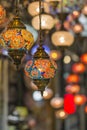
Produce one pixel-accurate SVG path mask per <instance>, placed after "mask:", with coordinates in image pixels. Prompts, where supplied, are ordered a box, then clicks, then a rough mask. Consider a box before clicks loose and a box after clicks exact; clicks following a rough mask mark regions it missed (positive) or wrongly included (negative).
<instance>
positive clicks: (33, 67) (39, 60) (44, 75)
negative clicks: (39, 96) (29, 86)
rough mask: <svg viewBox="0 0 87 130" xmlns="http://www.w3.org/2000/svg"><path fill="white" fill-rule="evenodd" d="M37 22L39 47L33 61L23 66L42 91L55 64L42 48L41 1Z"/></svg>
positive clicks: (52, 74)
mask: <svg viewBox="0 0 87 130" xmlns="http://www.w3.org/2000/svg"><path fill="white" fill-rule="evenodd" d="M39 10H40V13H39V21H40V25H39V26H40V27H39V28H40V30H39V32H40V38H39V47H38V49H37V51H36V52H35V53H34V56H33V59H32V60H29V61H28V62H27V64H26V65H25V69H24V71H25V74H26V75H27V76H28V77H30V78H31V79H32V80H33V83H34V84H35V85H36V86H37V87H38V90H39V91H42V92H43V91H44V89H45V87H46V86H47V84H48V83H49V81H50V78H53V77H54V75H55V72H56V69H57V66H56V63H55V62H54V61H52V60H51V59H50V58H49V56H48V54H47V53H46V52H45V50H44V48H43V46H42V30H41V29H42V28H41V1H40V0H39Z"/></svg>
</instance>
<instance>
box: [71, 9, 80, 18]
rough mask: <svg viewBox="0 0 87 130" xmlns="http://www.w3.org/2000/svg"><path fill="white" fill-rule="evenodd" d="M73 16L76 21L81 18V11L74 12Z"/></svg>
mask: <svg viewBox="0 0 87 130" xmlns="http://www.w3.org/2000/svg"><path fill="white" fill-rule="evenodd" d="M72 15H73V18H74V19H76V18H78V17H79V16H80V11H78V10H74V11H73V12H72Z"/></svg>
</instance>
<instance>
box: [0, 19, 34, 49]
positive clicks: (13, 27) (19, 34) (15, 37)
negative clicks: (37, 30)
mask: <svg viewBox="0 0 87 130" xmlns="http://www.w3.org/2000/svg"><path fill="white" fill-rule="evenodd" d="M1 37H2V38H3V39H4V41H5V43H6V46H7V48H8V49H27V50H29V49H30V48H31V47H32V45H33V43H34V38H33V35H32V34H31V33H30V32H29V31H27V30H26V27H25V25H24V24H23V23H22V22H21V20H20V18H19V17H15V18H14V19H13V20H12V21H11V22H10V23H9V24H8V26H7V30H4V31H3V32H2V34H1Z"/></svg>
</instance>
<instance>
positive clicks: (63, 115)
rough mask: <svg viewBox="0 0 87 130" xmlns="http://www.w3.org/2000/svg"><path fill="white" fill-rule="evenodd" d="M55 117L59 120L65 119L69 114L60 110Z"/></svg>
mask: <svg viewBox="0 0 87 130" xmlns="http://www.w3.org/2000/svg"><path fill="white" fill-rule="evenodd" d="M55 116H56V118H59V119H65V118H66V117H67V116H68V114H67V113H66V112H65V111H64V110H63V109H60V110H57V111H56V112H55Z"/></svg>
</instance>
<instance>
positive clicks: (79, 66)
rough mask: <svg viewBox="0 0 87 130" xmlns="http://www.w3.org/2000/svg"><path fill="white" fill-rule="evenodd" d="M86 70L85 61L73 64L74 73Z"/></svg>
mask: <svg viewBox="0 0 87 130" xmlns="http://www.w3.org/2000/svg"><path fill="white" fill-rule="evenodd" d="M85 70H86V68H85V65H84V64H83V63H80V62H79V63H74V64H73V65H72V71H73V72H74V73H83V72H84V71H85Z"/></svg>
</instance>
